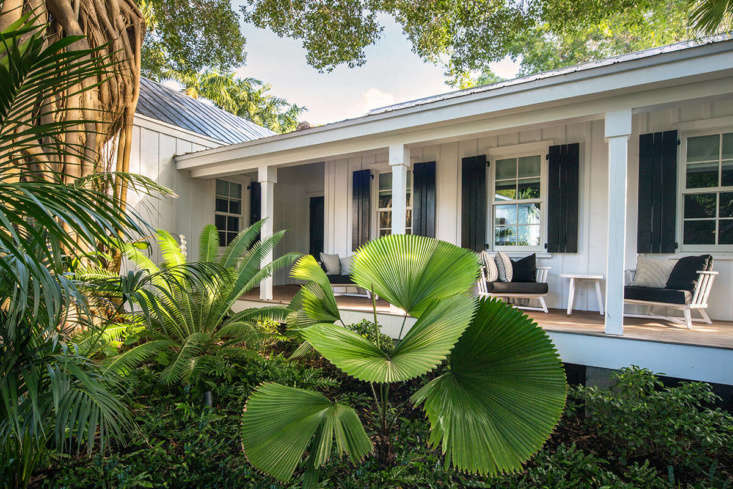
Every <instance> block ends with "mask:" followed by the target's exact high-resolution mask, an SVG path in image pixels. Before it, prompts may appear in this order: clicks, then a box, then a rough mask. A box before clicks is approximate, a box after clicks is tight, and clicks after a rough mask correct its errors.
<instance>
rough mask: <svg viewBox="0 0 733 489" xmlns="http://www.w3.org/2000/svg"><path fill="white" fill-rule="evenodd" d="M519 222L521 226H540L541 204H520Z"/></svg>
mask: <svg viewBox="0 0 733 489" xmlns="http://www.w3.org/2000/svg"><path fill="white" fill-rule="evenodd" d="M517 207H518V212H519V215H518V218H517V220H518V222H519V224H539V223H540V205H539V204H519V205H518V206H517Z"/></svg>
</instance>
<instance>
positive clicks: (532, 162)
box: [519, 155, 540, 178]
mask: <svg viewBox="0 0 733 489" xmlns="http://www.w3.org/2000/svg"><path fill="white" fill-rule="evenodd" d="M539 176H540V157H539V155H538V156H525V157H524V158H519V178H523V177H539Z"/></svg>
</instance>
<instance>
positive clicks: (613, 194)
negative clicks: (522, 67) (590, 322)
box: [605, 108, 631, 335]
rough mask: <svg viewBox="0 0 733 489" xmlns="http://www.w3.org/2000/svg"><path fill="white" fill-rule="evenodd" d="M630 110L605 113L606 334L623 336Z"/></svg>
mask: <svg viewBox="0 0 733 489" xmlns="http://www.w3.org/2000/svg"><path fill="white" fill-rule="evenodd" d="M630 134H631V109H630V108H629V109H622V110H617V111H614V112H607V113H606V120H605V136H606V141H607V142H608V237H607V243H606V319H605V323H606V334H610V335H622V334H623V333H624V265H625V254H626V253H625V252H626V172H627V162H628V156H629V135H630Z"/></svg>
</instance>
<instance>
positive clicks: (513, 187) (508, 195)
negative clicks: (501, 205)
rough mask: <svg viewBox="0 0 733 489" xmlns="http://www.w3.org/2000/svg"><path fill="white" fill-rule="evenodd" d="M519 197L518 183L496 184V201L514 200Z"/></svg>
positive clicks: (514, 181)
mask: <svg viewBox="0 0 733 489" xmlns="http://www.w3.org/2000/svg"><path fill="white" fill-rule="evenodd" d="M516 197H517V181H516V180H509V181H506V180H505V181H503V182H496V195H494V200H496V201H501V200H514V199H515V198H516Z"/></svg>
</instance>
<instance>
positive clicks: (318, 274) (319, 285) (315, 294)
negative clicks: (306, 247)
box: [290, 255, 341, 323]
mask: <svg viewBox="0 0 733 489" xmlns="http://www.w3.org/2000/svg"><path fill="white" fill-rule="evenodd" d="M290 276H291V277H292V278H294V279H297V280H305V281H306V283H305V284H304V285H303V286H302V287H301V289H300V291H299V292H298V294H297V295H296V297H295V298H293V301H292V302H291V305H290V307H291V308H292V309H294V310H295V309H303V311H305V313H306V315H307V316H308V317H309V318H311V319H312V320H314V321H316V322H324V323H326V322H335V321H338V320H340V319H341V314H340V313H339V309H338V305H336V298H335V297H334V296H333V289H332V288H331V283H330V282H329V281H328V277H327V276H326V273H325V272H324V271H323V269H322V268H321V267H320V265H318V262H316V259H315V258H313V256H311V255H306V256H304V257H302V258H301V259H300V260H298V261H297V262H296V263H295V266H293V269H292V270H291V272H290Z"/></svg>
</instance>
